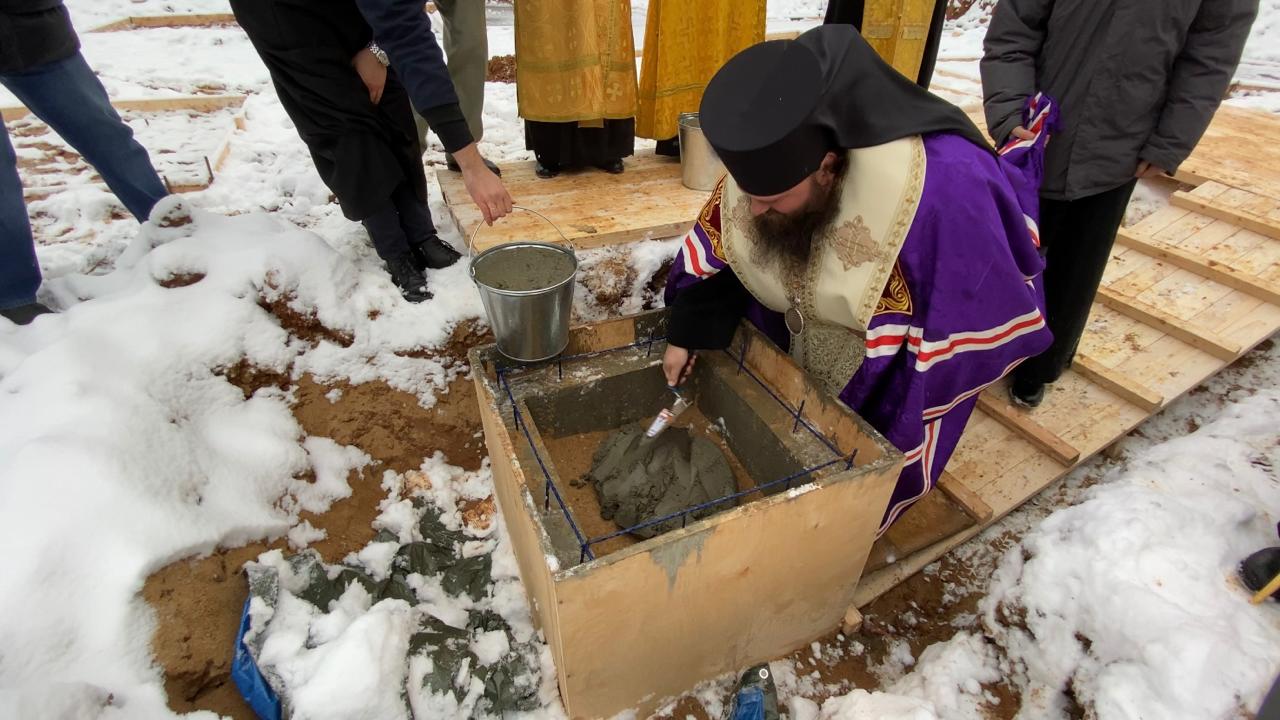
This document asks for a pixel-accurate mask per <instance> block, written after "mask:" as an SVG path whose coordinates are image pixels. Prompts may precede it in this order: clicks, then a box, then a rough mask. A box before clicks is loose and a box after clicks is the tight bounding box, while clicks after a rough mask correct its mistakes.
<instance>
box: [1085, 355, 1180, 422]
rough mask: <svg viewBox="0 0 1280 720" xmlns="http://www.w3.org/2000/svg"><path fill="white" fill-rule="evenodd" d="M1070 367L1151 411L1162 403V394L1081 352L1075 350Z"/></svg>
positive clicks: (1126, 399)
mask: <svg viewBox="0 0 1280 720" xmlns="http://www.w3.org/2000/svg"><path fill="white" fill-rule="evenodd" d="M1071 367H1072V369H1073V370H1075V371H1076V372H1078V373H1080V374H1081V375H1082V376H1084V378H1085V379H1086V380H1088V381H1090V382H1092V383H1093V384H1095V385H1097V386H1099V387H1101V388H1102V389H1103V390H1106V391H1107V392H1109V393H1111V394H1112V395H1115V396H1116V397H1119V398H1120V399H1121V400H1124V401H1126V402H1130V403H1133V404H1134V405H1137V406H1138V407H1140V408H1142V409H1143V410H1144V411H1146V412H1149V413H1152V412H1155V411H1156V410H1159V409H1160V407H1161V406H1162V405H1164V396H1163V395H1161V394H1160V393H1158V392H1156V391H1155V390H1152V389H1151V388H1149V387H1147V386H1146V385H1143V384H1142V383H1140V382H1138V381H1137V380H1134V379H1132V378H1129V377H1127V376H1125V375H1123V374H1121V373H1118V372H1116V371H1114V370H1112V369H1110V368H1108V367H1106V366H1104V365H1103V364H1102V363H1099V362H1098V361H1097V360H1094V359H1093V358H1091V357H1089V356H1088V355H1086V354H1084V353H1082V352H1078V351H1077V352H1076V357H1075V360H1073V361H1072V363H1071Z"/></svg>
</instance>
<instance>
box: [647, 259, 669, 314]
mask: <svg viewBox="0 0 1280 720" xmlns="http://www.w3.org/2000/svg"><path fill="white" fill-rule="evenodd" d="M674 264H675V258H671V259H669V260H665V261H663V263H662V265H660V266H659V267H658V271H657V272H655V273H654V274H653V276H652V277H650V278H649V279H648V280H647V281H645V284H644V309H645V310H653V309H654V308H656V307H658V306H659V305H660V304H661V303H659V302H658V301H659V299H660V298H661V297H662V293H663V291H665V290H666V289H667V276H668V275H669V274H670V273H671V266H672V265H674Z"/></svg>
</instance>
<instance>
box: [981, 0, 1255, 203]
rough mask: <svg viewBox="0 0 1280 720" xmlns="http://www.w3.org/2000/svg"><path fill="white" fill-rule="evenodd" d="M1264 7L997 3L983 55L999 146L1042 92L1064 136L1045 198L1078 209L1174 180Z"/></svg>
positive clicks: (1226, 1) (1151, 1)
mask: <svg viewBox="0 0 1280 720" xmlns="http://www.w3.org/2000/svg"><path fill="white" fill-rule="evenodd" d="M1257 12H1258V0H1000V1H999V4H998V5H996V9H995V13H994V15H993V16H992V18H991V26H990V28H989V29H988V30H987V37H986V40H985V41H984V43H983V48H984V52H983V58H982V64H981V70H982V87H983V95H984V99H983V103H984V106H985V110H986V117H987V126H988V127H989V128H990V133H991V137H992V138H993V139H995V140H996V141H997V143H999V142H1003V141H1004V140H1005V139H1006V138H1007V137H1008V136H1009V133H1010V132H1011V131H1012V130H1013V128H1014V127H1016V126H1017V125H1018V124H1020V122H1021V112H1022V109H1023V108H1024V107H1025V105H1026V101H1027V98H1029V97H1031V96H1032V95H1033V94H1034V93H1036V92H1037V91H1040V92H1044V93H1046V94H1048V95H1049V96H1050V97H1052V98H1054V99H1055V100H1057V101H1058V103H1059V106H1060V108H1061V111H1062V128H1061V130H1060V131H1059V132H1058V133H1057V134H1055V135H1054V136H1053V140H1052V142H1050V143H1049V147H1048V151H1047V153H1046V157H1045V171H1044V183H1043V185H1042V186H1041V195H1042V196H1044V197H1046V198H1052V199H1055V200H1074V199H1077V198H1081V197H1086V196H1089V195H1094V194H1097V193H1100V192H1104V191H1106V190H1111V189H1113V188H1116V187H1118V186H1120V185H1122V184H1124V183H1125V182H1127V181H1129V180H1130V179H1132V178H1133V174H1134V170H1135V169H1136V168H1137V166H1138V163H1139V162H1140V161H1144V160H1145V161H1146V162H1149V163H1151V164H1152V165H1155V166H1157V167H1159V168H1161V169H1163V170H1165V171H1167V172H1170V173H1172V172H1173V171H1175V170H1176V169H1177V167H1178V166H1179V165H1180V164H1182V161H1183V160H1185V159H1186V158H1187V156H1188V155H1190V154H1191V150H1192V149H1193V148H1194V147H1195V145H1196V143H1197V142H1198V141H1199V140H1200V136H1201V135H1203V134H1204V131H1205V129H1206V128H1207V127H1208V126H1209V121H1210V120H1211V119H1212V118H1213V114H1214V112H1215V111H1216V110H1217V108H1218V105H1219V104H1220V103H1221V102H1222V99H1223V96H1224V95H1225V94H1226V91H1227V86H1228V85H1229V83H1230V81H1231V77H1232V75H1233V74H1234V73H1235V68H1236V65H1237V64H1238V63H1239V62H1240V55H1241V53H1242V52H1243V50H1244V44H1245V40H1247V39H1248V36H1249V28H1250V27H1251V26H1252V24H1253V19H1254V17H1255V16H1256V15H1257Z"/></svg>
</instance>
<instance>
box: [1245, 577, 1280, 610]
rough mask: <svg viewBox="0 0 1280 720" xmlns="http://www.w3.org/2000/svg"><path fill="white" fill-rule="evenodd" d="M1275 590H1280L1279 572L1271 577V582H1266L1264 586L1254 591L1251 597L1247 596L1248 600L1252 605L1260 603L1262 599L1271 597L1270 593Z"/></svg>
mask: <svg viewBox="0 0 1280 720" xmlns="http://www.w3.org/2000/svg"><path fill="white" fill-rule="evenodd" d="M1277 590H1280V574H1277V575H1276V576H1275V577H1273V578H1271V582H1269V583H1267V584H1266V586H1265V587H1263V588H1262V589H1261V590H1259V591H1258V592H1256V593H1254V594H1253V597H1251V598H1249V602H1251V603H1253V604H1254V605H1261V604H1262V601H1263V600H1266V599H1267V598H1269V597H1271V594H1272V593H1274V592H1275V591H1277Z"/></svg>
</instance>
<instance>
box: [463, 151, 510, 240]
mask: <svg viewBox="0 0 1280 720" xmlns="http://www.w3.org/2000/svg"><path fill="white" fill-rule="evenodd" d="M453 159H454V160H457V161H458V167H459V168H461V169H462V184H463V185H465V186H466V187H467V193H468V194H469V195H471V199H472V201H474V202H475V204H476V207H477V208H480V214H482V215H484V221H485V224H487V225H492V224H493V221H494V220H497V219H498V218H500V217H503V216H505V215H506V214H507V213H510V212H511V194H510V193H508V192H507V186H506V185H503V184H502V179H501V178H499V177H498V176H497V175H494V174H493V171H492V170H490V169H489V168H487V167H485V165H484V158H482V157H480V151H479V150H478V149H477V148H476V144H475V143H471V144H470V145H468V146H466V147H464V148H462V149H461V150H459V151H458V152H455V153H454V154H453Z"/></svg>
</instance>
